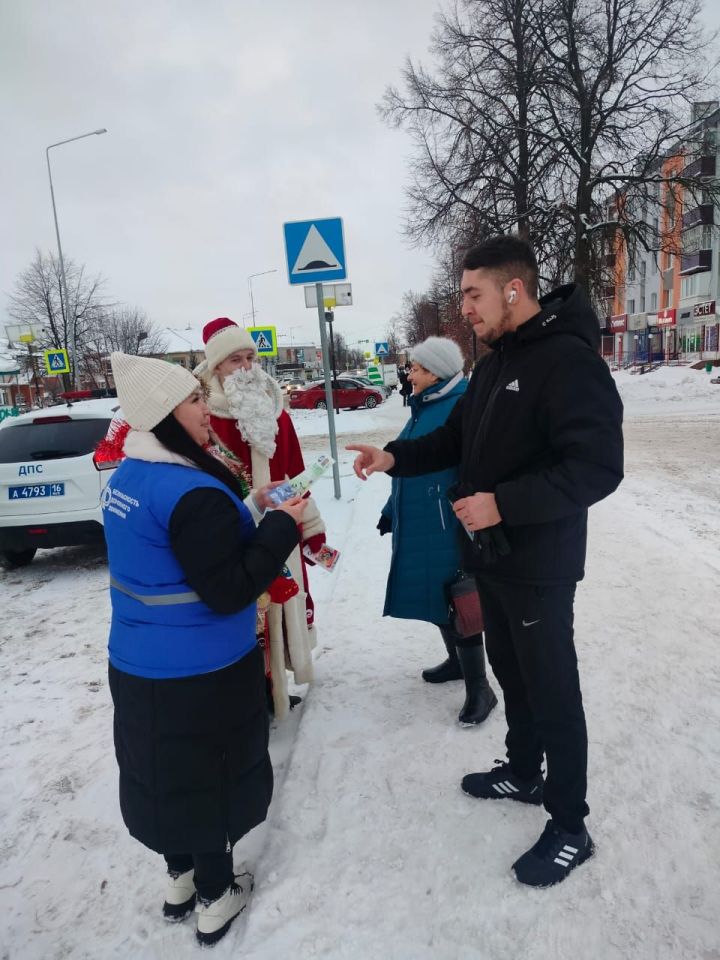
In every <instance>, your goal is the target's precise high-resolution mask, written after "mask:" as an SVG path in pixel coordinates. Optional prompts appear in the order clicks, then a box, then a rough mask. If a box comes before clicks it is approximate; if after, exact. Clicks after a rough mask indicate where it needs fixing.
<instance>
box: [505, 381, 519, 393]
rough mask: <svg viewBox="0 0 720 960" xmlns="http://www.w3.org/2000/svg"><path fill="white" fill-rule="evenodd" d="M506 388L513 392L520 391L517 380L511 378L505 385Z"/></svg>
mask: <svg viewBox="0 0 720 960" xmlns="http://www.w3.org/2000/svg"><path fill="white" fill-rule="evenodd" d="M505 389H506V390H512V391H513V392H514V393H520V384H519V383H518V382H517V380H512V381H511V382H510V383H509V384H508V385H507V386H506V387H505Z"/></svg>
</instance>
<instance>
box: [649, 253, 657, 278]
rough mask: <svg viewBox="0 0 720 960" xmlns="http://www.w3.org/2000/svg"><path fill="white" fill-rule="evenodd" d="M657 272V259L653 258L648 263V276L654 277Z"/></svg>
mask: <svg viewBox="0 0 720 960" xmlns="http://www.w3.org/2000/svg"><path fill="white" fill-rule="evenodd" d="M657 272H658V265H657V257H655V256H653V258H652V260H651V261H650V275H651V276H653V277H654V276H655V274H656V273H657Z"/></svg>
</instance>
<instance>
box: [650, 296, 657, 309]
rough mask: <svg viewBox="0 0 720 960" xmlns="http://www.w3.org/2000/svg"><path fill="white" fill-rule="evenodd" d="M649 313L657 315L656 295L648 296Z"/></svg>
mask: <svg viewBox="0 0 720 960" xmlns="http://www.w3.org/2000/svg"><path fill="white" fill-rule="evenodd" d="M650 311H651V313H657V294H656V293H651V294H650Z"/></svg>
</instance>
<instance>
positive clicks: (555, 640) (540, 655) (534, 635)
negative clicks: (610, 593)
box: [478, 577, 589, 833]
mask: <svg viewBox="0 0 720 960" xmlns="http://www.w3.org/2000/svg"><path fill="white" fill-rule="evenodd" d="M478 591H479V593H480V598H481V600H482V606H483V613H484V615H485V647H486V649H487V655H488V659H489V661H490V665H491V667H492V669H493V673H494V674H495V676H496V677H497V680H498V683H499V684H500V686H501V687H502V691H503V695H504V698H505V717H506V719H507V725H508V733H507V738H506V740H505V743H506V746H507V756H508V760H509V762H510V766H511V768H512V770H513V772H514V773H515V774H516V775H517V776H518V777H520V778H521V779H523V780H529V779H530V778H532V777H534V776H535V775H536V774H537V773H539V772H540V765H541V763H542V759H543V754H544V755H545V758H546V761H547V776H546V782H545V790H544V804H545V809H546V810H547V811H548V813H549V814H550V816H551V817H552V818H553V820H555V822H556V823H558V824H559V825H560V826H561V827H563V828H564V829H565V830H569V831H571V832H572V833H577V832H579V830H581V829H582V822H583V819H584V817H586V816H587V814H588V812H589V811H588V806H587V804H586V802H585V794H586V792H587V729H586V726H585V712H584V710H583V703H582V694H581V693H580V678H579V676H578V668H577V656H576V653H575V645H574V642H573V604H574V601H575V584H568V585H563V586H554V587H536V586H531V585H526V584H509V583H500V582H498V581H492V580H488V579H485V578H484V577H483V578H479V579H478Z"/></svg>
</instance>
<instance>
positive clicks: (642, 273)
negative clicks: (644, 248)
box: [640, 260, 647, 280]
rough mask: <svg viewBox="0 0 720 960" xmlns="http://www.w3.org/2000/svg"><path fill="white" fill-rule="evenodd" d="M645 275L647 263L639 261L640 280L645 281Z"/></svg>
mask: <svg viewBox="0 0 720 960" xmlns="http://www.w3.org/2000/svg"><path fill="white" fill-rule="evenodd" d="M646 273H647V261H646V260H641V261H640V276H641V278H642V279H643V280H644V279H645V274H646Z"/></svg>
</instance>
